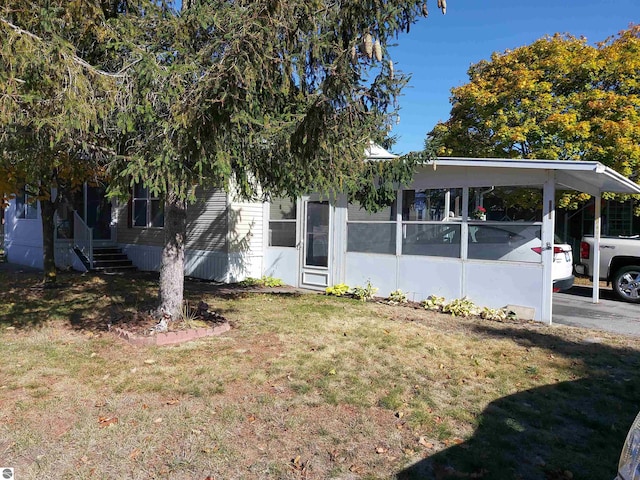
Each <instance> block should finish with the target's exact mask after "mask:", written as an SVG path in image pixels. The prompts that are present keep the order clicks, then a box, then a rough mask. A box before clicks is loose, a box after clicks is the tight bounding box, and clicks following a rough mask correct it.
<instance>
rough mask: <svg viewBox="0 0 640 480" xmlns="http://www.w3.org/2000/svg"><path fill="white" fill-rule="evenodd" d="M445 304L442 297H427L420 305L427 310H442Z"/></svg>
mask: <svg viewBox="0 0 640 480" xmlns="http://www.w3.org/2000/svg"><path fill="white" fill-rule="evenodd" d="M444 304H445V299H444V297H438V296H437V295H429V297H427V299H426V300H425V301H423V302H422V305H423V306H424V308H425V309H427V310H437V311H440V310H442V306H443V305H444Z"/></svg>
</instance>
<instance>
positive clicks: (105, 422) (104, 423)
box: [98, 417, 118, 428]
mask: <svg viewBox="0 0 640 480" xmlns="http://www.w3.org/2000/svg"><path fill="white" fill-rule="evenodd" d="M116 423H118V418H117V417H98V424H99V425H100V428H105V427H109V426H111V425H114V424H116Z"/></svg>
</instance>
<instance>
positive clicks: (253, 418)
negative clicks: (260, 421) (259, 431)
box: [247, 414, 256, 423]
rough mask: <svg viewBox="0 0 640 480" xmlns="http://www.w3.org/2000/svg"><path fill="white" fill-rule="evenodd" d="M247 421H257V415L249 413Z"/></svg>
mask: <svg viewBox="0 0 640 480" xmlns="http://www.w3.org/2000/svg"><path fill="white" fill-rule="evenodd" d="M247 421H248V422H249V423H253V422H255V421H256V416H255V415H253V414H251V415H249V416H248V417H247Z"/></svg>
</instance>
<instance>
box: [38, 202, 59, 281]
mask: <svg viewBox="0 0 640 480" xmlns="http://www.w3.org/2000/svg"><path fill="white" fill-rule="evenodd" d="M55 211H56V203H55V202H53V201H51V199H50V198H48V199H46V200H45V199H43V200H40V214H41V215H40V216H41V217H42V252H43V253H42V257H43V258H42V259H43V264H44V285H45V287H46V286H53V285H55V283H56V281H57V272H56V261H55V256H54V255H55V254H54V250H55V247H54V242H55V239H54V237H55V226H54V220H53V216H54V214H55Z"/></svg>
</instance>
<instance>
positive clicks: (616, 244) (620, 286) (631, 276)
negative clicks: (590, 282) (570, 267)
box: [575, 235, 640, 303]
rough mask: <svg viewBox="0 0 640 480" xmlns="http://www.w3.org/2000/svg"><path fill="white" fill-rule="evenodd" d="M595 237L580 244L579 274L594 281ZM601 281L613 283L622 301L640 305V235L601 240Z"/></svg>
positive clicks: (588, 238) (577, 270)
mask: <svg viewBox="0 0 640 480" xmlns="http://www.w3.org/2000/svg"><path fill="white" fill-rule="evenodd" d="M593 243H594V241H593V237H592V236H590V237H589V236H587V237H583V239H582V241H581V242H580V263H579V264H578V265H576V266H575V268H576V273H578V274H579V275H587V276H589V277H591V278H593ZM600 280H606V282H607V285H608V284H612V286H613V291H614V293H615V294H616V296H617V297H618V298H620V299H621V300H624V301H625V302H632V303H640V236H638V235H636V236H633V237H622V236H621V237H601V238H600Z"/></svg>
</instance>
